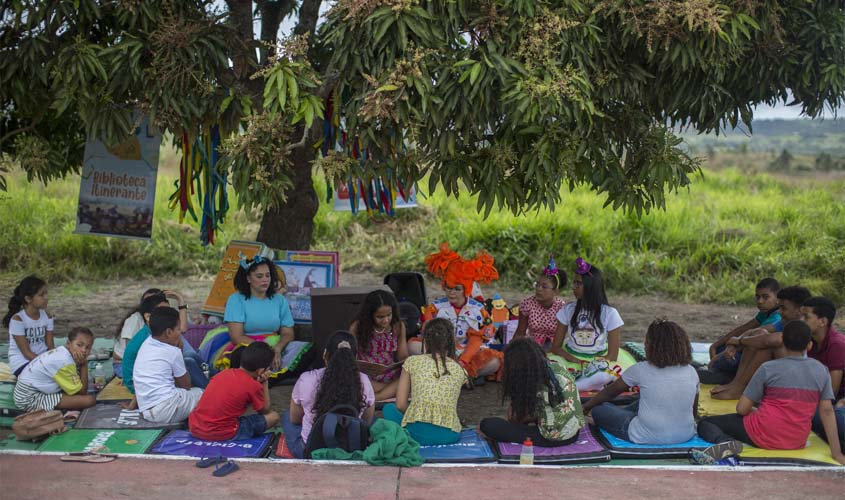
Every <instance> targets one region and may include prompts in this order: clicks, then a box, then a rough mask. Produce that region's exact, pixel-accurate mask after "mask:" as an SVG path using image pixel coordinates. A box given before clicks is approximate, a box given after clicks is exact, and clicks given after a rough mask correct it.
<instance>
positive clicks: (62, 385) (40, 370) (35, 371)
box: [18, 345, 82, 394]
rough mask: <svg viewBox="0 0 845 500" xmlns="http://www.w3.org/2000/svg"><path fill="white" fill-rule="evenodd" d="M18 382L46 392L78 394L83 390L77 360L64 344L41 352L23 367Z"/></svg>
mask: <svg viewBox="0 0 845 500" xmlns="http://www.w3.org/2000/svg"><path fill="white" fill-rule="evenodd" d="M18 382H20V383H22V384H26V385H28V386H31V387H34V388H36V389H38V390H39V391H41V392H43V393H45V394H53V393H56V392H60V391H65V392H67V393H68V394H76V393H78V392H79V391H81V390H82V380H81V379H80V378H79V373H78V372H77V371H76V361H74V359H73V355H71V353H70V351H69V350H68V349H67V347H65V346H63V345H62V346H59V347H57V348H55V349H53V350H51V351H47V352H45V353H43V354H39V355H38V357H37V358H35V359H33V360H32V362H30V363H29V364H28V365H27V366H26V368H24V369H23V371H22V372H21V374H20V376H19V377H18Z"/></svg>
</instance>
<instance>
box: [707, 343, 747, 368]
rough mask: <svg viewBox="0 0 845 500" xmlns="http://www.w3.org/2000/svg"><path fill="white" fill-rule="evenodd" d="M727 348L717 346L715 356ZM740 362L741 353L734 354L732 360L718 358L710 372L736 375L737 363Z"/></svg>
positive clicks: (723, 357)
mask: <svg viewBox="0 0 845 500" xmlns="http://www.w3.org/2000/svg"><path fill="white" fill-rule="evenodd" d="M726 348H727V346H724V345H723V346H719V347H717V348H716V354H721V353H722V352H724V350H725V349H726ZM740 360H742V351H737V352H736V353H734V357H733V359H730V358H726V357H725V356H722V357H720V358H719V359H717V360H716V361H715V362H714V363H713V367H712V368H711V370H713V371H714V372H723V373H729V374H731V375H736V371H737V369H739V362H740Z"/></svg>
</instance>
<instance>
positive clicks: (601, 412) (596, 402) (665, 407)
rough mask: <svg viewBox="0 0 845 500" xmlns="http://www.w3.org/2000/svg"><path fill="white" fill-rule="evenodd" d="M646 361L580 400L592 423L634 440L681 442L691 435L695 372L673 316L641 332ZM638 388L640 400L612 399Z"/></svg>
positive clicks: (695, 403) (694, 413) (683, 335)
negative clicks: (620, 402) (626, 402)
mask: <svg viewBox="0 0 845 500" xmlns="http://www.w3.org/2000/svg"><path fill="white" fill-rule="evenodd" d="M645 355H646V361H641V362H639V363H637V364H635V365H634V366H632V367H630V368H628V369H627V370H625V372H624V373H622V376H621V377H620V378H618V379H616V381H615V382H613V383H612V384H610V385H609V386H607V387H605V388H604V390H602V391H601V392H600V393H598V394H597V395H595V396H594V397H593V398H592V399H590V400H589V401H587V402H586V403H584V412H585V413H588V412H590V410H592V418H593V420H594V421H595V423H596V425H598V426H599V427H601V428H602V429H604V430H606V431H608V432H609V433H611V434H613V435H614V436H616V437H618V438H621V439H624V440H626V441H631V442H633V443H638V444H673V443H683V442H685V441H688V440H690V439H692V438H693V437H694V436H695V416H697V414H698V374H697V373H696V372H695V368H693V367H692V365H691V364H690V363H692V346H691V345H690V341H689V338H688V337H687V334H686V332H685V331H684V330H683V328H681V327H680V326H678V324H677V323H674V322H672V321H665V320H657V321H654V322H652V324H651V325H649V327H648V332H647V333H646V337H645ZM636 386H639V388H640V399H639V401H637V402H635V403H632V404H631V405H628V406H625V407H621V406H616V405H614V404H613V403H609V402H607V401H611V400H613V398H615V397H616V396H618V395H619V394H621V393H622V392H624V391H626V390H628V388H629V387H636Z"/></svg>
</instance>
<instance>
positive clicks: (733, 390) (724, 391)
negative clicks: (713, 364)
mask: <svg viewBox="0 0 845 500" xmlns="http://www.w3.org/2000/svg"><path fill="white" fill-rule="evenodd" d="M740 396H742V387H737V386H735V385H733V384H727V385H719V386H716V387H714V388H712V389H710V397H712V398H713V399H739V397H740Z"/></svg>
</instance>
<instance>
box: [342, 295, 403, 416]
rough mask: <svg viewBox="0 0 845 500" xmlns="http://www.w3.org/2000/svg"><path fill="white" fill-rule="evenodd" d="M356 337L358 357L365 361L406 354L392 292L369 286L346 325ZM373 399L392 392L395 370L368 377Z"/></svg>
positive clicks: (386, 361) (382, 362) (386, 360)
mask: <svg viewBox="0 0 845 500" xmlns="http://www.w3.org/2000/svg"><path fill="white" fill-rule="evenodd" d="M349 332H350V333H351V334H352V335H355V338H356V339H357V340H358V359H359V360H360V361H366V362H368V363H377V364H380V365H390V364H393V363H394V362H395V361H404V360H405V358H407V357H408V344H407V340H406V338H405V323H404V322H403V321H402V318H401V317H400V316H399V305H398V304H397V303H396V299H395V298H394V297H393V294H392V293H390V292H387V291H384V290H373V291H372V292H370V293H368V294H367V296H366V297H365V298H364V303H363V304H361V309H360V310H359V311H358V317H357V319H356V320H355V321H353V322H352V324H351V325H350V326H349ZM370 381H371V382H372V383H373V389H375V391H376V401H383V400H385V399H388V398H392V397H394V396H396V388H397V387H398V385H399V371H398V370H392V371H388V372H385V373H382V374H380V375H376V376H374V377H371V379H370Z"/></svg>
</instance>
